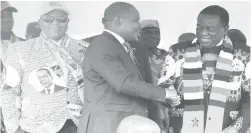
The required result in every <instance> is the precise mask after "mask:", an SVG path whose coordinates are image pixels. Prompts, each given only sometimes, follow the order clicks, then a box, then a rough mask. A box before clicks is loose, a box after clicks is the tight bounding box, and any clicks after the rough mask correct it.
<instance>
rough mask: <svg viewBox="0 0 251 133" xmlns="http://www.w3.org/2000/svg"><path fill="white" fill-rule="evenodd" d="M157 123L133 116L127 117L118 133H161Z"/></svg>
mask: <svg viewBox="0 0 251 133" xmlns="http://www.w3.org/2000/svg"><path fill="white" fill-rule="evenodd" d="M160 132H161V131H160V128H159V126H158V124H157V123H155V122H154V121H152V120H150V119H149V118H146V117H142V116H138V115H131V116H128V117H125V118H124V119H123V120H122V121H121V122H120V123H119V126H118V128H117V133H160Z"/></svg>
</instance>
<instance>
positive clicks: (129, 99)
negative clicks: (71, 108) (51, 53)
mask: <svg viewBox="0 0 251 133" xmlns="http://www.w3.org/2000/svg"><path fill="white" fill-rule="evenodd" d="M139 20H140V14H139V12H138V10H137V9H136V8H135V7H134V6H133V5H131V4H129V3H125V2H114V3H112V4H111V5H109V6H108V7H107V8H106V9H105V12H104V17H103V19H102V23H103V25H104V28H105V29H104V32H103V33H102V35H100V36H99V37H97V38H96V39H94V40H93V41H92V42H91V44H90V47H88V48H87V50H86V54H85V60H84V73H85V77H84V78H85V80H84V81H85V84H84V85H85V93H84V98H85V102H84V103H85V108H83V111H82V116H81V121H80V122H81V124H80V125H79V128H78V133H84V132H85V133H116V130H117V127H118V125H119V123H120V121H121V120H122V119H123V118H125V117H127V116H129V115H134V114H135V115H140V116H143V117H147V114H148V111H147V102H148V101H149V100H154V101H158V102H160V103H162V104H165V105H166V104H170V105H172V106H176V105H178V104H179V100H180V99H179V97H176V96H177V95H176V94H177V93H176V91H175V90H169V91H166V90H165V89H164V88H162V87H159V86H157V85H153V84H149V83H146V82H145V81H144V79H143V77H142V75H141V73H140V70H139V68H138V62H137V59H136V58H135V56H134V53H135V51H134V50H133V49H132V48H131V46H130V44H129V43H128V42H130V41H136V40H138V38H139V32H140V24H139Z"/></svg>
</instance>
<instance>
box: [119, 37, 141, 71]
mask: <svg viewBox="0 0 251 133" xmlns="http://www.w3.org/2000/svg"><path fill="white" fill-rule="evenodd" d="M123 46H125V47H126V49H127V53H128V54H129V56H130V57H131V59H132V60H133V62H134V64H135V65H137V66H138V65H139V64H138V61H137V59H136V58H135V56H134V53H133V49H132V47H131V45H130V44H129V43H128V42H124V43H123Z"/></svg>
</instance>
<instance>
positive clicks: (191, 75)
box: [159, 5, 250, 133]
mask: <svg viewBox="0 0 251 133" xmlns="http://www.w3.org/2000/svg"><path fill="white" fill-rule="evenodd" d="M228 28H229V14H228V12H227V11H226V10H225V9H224V8H222V7H220V6H217V5H212V6H208V7H206V8H205V9H203V10H202V11H201V12H200V14H199V16H198V18H197V28H196V38H195V39H194V41H192V42H191V43H189V42H188V43H187V44H186V45H184V44H182V45H177V44H176V45H173V46H171V47H170V50H169V55H168V56H167V57H166V60H165V64H164V67H163V72H162V75H161V78H160V82H159V83H160V85H161V86H163V87H170V86H174V88H175V89H177V91H178V92H179V94H180V95H181V97H182V102H181V104H180V105H179V106H176V107H174V108H172V109H170V111H169V114H170V115H171V118H170V128H169V132H170V133H180V132H182V133H203V132H204V133H246V132H248V130H249V129H248V128H249V126H250V117H249V114H250V108H249V105H248V104H249V103H250V102H249V101H250V94H249V93H250V79H248V77H246V75H248V74H247V72H248V70H247V69H245V68H246V65H247V63H248V62H249V60H250V48H245V49H243V48H241V47H239V48H236V47H233V44H232V42H231V40H230V39H229V37H228V36H227V31H228ZM166 72H169V73H172V74H166ZM244 116H245V117H244Z"/></svg>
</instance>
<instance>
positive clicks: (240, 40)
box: [227, 29, 247, 49]
mask: <svg viewBox="0 0 251 133" xmlns="http://www.w3.org/2000/svg"><path fill="white" fill-rule="evenodd" d="M227 35H228V36H229V38H230V40H231V41H232V43H233V45H234V47H235V48H236V49H238V48H240V47H242V48H244V47H245V46H247V38H246V36H245V35H244V34H243V33H242V32H241V31H240V30H238V29H229V30H228V32H227ZM237 44H238V45H237Z"/></svg>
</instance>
